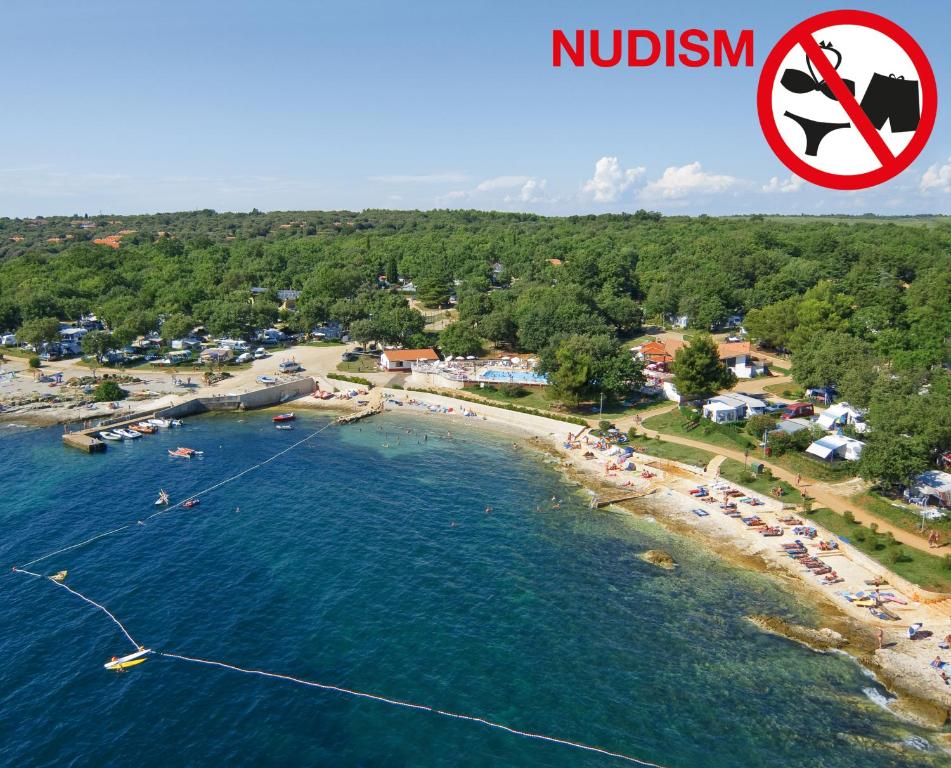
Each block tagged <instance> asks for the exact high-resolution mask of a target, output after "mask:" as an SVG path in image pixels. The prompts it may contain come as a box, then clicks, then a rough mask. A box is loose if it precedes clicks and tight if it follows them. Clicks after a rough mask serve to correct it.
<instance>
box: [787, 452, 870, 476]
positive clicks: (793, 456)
mask: <svg viewBox="0 0 951 768" xmlns="http://www.w3.org/2000/svg"><path fill="white" fill-rule="evenodd" d="M770 461H771V462H773V463H774V464H778V465H779V466H780V467H782V468H783V469H788V470H789V471H790V472H795V473H796V474H799V475H802V476H803V477H811V478H814V479H815V480H824V481H826V482H830V483H841V482H844V481H846V480H851V479H852V478H853V477H855V462H854V461H837V462H835V463H834V464H830V463H829V462H827V461H822V460H821V459H814V458H812V456H807V455H806V454H804V453H798V452H796V451H790V452H789V453H784V454H783V455H782V456H773V457H772V458H771V459H770Z"/></svg>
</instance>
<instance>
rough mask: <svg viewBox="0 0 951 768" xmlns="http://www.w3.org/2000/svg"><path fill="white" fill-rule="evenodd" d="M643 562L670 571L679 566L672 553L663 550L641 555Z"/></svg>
mask: <svg viewBox="0 0 951 768" xmlns="http://www.w3.org/2000/svg"><path fill="white" fill-rule="evenodd" d="M641 560H643V561H644V562H647V563H650V564H651V565H656V566H657V567H658V568H665V569H667V570H668V571H671V570H673V569H674V568H675V567H676V566H677V561H676V560H674V558H673V557H671V555H670V553H669V552H664V550H662V549H649V550H647V551H646V552H645V553H644V554H643V555H641Z"/></svg>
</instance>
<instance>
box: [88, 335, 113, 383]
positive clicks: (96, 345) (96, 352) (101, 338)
mask: <svg viewBox="0 0 951 768" xmlns="http://www.w3.org/2000/svg"><path fill="white" fill-rule="evenodd" d="M80 346H81V347H82V350H83V354H84V355H88V356H89V357H91V358H92V375H93V378H95V377H96V369H97V368H98V367H99V363H101V362H102V358H103V357H104V356H105V354H106V353H107V352H109V350H111V349H113V348H114V346H115V341H114V340H113V338H112V334H111V333H109V332H108V331H90V332H89V333H87V334H86V335H85V336H83V340H82V341H81V342H80Z"/></svg>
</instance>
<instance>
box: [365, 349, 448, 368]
mask: <svg viewBox="0 0 951 768" xmlns="http://www.w3.org/2000/svg"><path fill="white" fill-rule="evenodd" d="M437 360H439V355H437V354H436V350H434V349H431V348H429V347H426V348H425V349H388V350H386V351H385V352H384V353H383V354H382V355H380V367H381V368H382V369H383V370H384V371H409V370H410V368H411V367H412V365H413V363H415V362H418V361H426V362H435V361H437Z"/></svg>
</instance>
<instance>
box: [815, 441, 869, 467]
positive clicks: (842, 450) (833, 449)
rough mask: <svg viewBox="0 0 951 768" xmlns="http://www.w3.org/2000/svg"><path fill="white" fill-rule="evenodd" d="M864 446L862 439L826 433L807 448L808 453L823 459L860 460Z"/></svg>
mask: <svg viewBox="0 0 951 768" xmlns="http://www.w3.org/2000/svg"><path fill="white" fill-rule="evenodd" d="M864 447H865V443H863V442H862V441H861V440H855V439H854V438H851V437H845V436H844V435H826V436H825V437H822V438H820V439H818V440H816V441H815V442H814V443H813V444H812V445H810V446H809V447H808V448H806V453H809V454H812V455H813V456H817V457H818V458H820V459H822V460H823V461H834V460H835V459H845V460H846V461H858V460H859V458H860V457H861V456H862V449H863V448H864Z"/></svg>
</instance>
